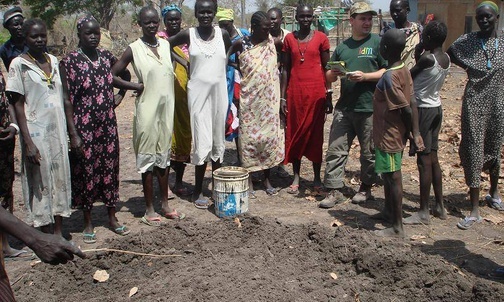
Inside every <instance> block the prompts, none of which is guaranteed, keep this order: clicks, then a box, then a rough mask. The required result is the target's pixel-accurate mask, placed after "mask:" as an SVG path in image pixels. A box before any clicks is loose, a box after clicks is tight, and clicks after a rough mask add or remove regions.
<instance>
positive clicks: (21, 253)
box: [4, 250, 36, 261]
mask: <svg viewBox="0 0 504 302" xmlns="http://www.w3.org/2000/svg"><path fill="white" fill-rule="evenodd" d="M35 257H36V255H35V254H34V253H29V252H28V251H25V250H17V252H15V253H14V254H12V255H9V256H4V260H5V261H22V260H33V259H35Z"/></svg>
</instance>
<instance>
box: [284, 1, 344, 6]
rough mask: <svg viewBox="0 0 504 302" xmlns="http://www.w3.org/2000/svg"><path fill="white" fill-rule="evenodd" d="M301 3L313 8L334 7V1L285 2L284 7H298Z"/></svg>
mask: <svg viewBox="0 0 504 302" xmlns="http://www.w3.org/2000/svg"><path fill="white" fill-rule="evenodd" d="M299 3H304V4H309V5H311V6H312V7H317V6H319V5H320V6H334V3H335V1H334V0H283V2H282V4H283V5H284V6H297V5H298V4H299Z"/></svg>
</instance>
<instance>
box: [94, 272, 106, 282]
mask: <svg viewBox="0 0 504 302" xmlns="http://www.w3.org/2000/svg"><path fill="white" fill-rule="evenodd" d="M109 278H110V275H109V274H108V273H107V271H106V270H97V271H96V272H95V273H94V275H93V279H95V280H96V281H98V282H105V281H107V280H108V279H109Z"/></svg>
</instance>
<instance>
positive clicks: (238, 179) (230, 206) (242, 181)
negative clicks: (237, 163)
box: [213, 166, 249, 217]
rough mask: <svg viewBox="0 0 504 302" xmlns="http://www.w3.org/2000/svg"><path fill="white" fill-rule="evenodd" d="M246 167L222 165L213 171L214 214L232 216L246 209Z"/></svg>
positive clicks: (247, 186)
mask: <svg viewBox="0 0 504 302" xmlns="http://www.w3.org/2000/svg"><path fill="white" fill-rule="evenodd" d="M248 179H249V173H248V171H247V169H244V168H242V167H234V166H229V167H222V168H219V169H217V170H215V171H214V172H213V183H214V187H213V200H214V208H215V215H217V216H218V217H232V216H235V215H239V214H243V213H245V212H247V211H248V198H249V196H248V195H249V194H248V190H249V185H248Z"/></svg>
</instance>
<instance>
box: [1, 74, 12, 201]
mask: <svg viewBox="0 0 504 302" xmlns="http://www.w3.org/2000/svg"><path fill="white" fill-rule="evenodd" d="M9 124H10V115H9V101H8V100H7V98H6V96H5V86H4V78H3V75H2V73H1V72H0V129H5V128H7V127H9ZM15 145H16V140H15V139H11V140H8V141H0V171H2V173H0V202H1V205H2V206H3V207H4V208H10V210H11V211H12V210H13V209H12V202H13V194H12V183H13V182H14V146H15Z"/></svg>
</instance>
